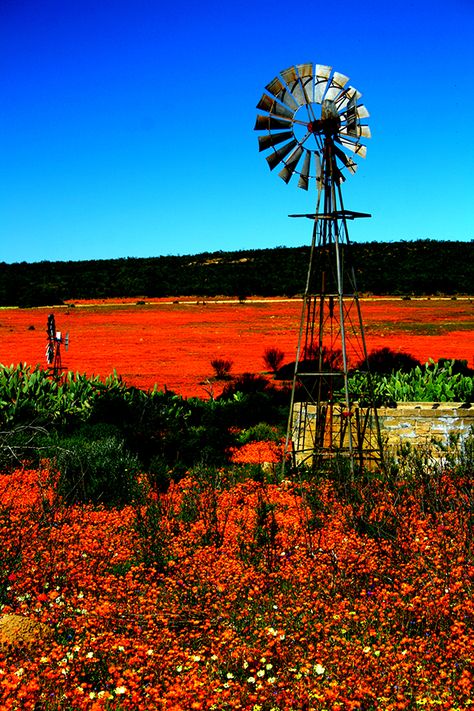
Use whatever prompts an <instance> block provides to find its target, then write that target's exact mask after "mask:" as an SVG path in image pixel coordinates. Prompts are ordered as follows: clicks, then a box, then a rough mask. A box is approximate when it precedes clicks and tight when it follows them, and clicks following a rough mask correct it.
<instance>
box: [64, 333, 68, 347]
mask: <svg viewBox="0 0 474 711" xmlns="http://www.w3.org/2000/svg"><path fill="white" fill-rule="evenodd" d="M64 348H65V349H66V350H68V348H69V331H68V332H67V333H66V336H65V338H64Z"/></svg>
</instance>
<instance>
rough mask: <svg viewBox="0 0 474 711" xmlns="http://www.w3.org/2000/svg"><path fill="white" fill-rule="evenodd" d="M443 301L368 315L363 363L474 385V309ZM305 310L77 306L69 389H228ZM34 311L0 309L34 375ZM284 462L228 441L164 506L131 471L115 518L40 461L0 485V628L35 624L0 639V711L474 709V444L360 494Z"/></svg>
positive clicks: (1, 331) (68, 313) (67, 321)
mask: <svg viewBox="0 0 474 711" xmlns="http://www.w3.org/2000/svg"><path fill="white" fill-rule="evenodd" d="M440 303H441V302H436V303H435V302H434V301H430V300H428V299H426V300H423V301H415V300H412V301H402V300H395V299H394V300H382V299H380V300H377V299H375V300H373V301H370V302H369V301H367V302H366V303H365V304H363V310H364V317H365V319H366V322H367V335H368V345H369V348H380V347H382V346H389V347H391V348H394V349H399V350H404V351H406V352H409V353H411V354H412V355H414V356H416V357H418V358H419V359H420V360H422V361H425V360H427V359H428V358H429V357H433V358H435V359H437V358H440V357H447V358H466V357H467V358H468V359H469V364H470V365H472V362H471V358H472V353H471V352H470V350H469V348H470V347H472V313H473V311H472V308H473V307H472V303H471V302H470V301H469V300H464V301H461V300H457V301H454V300H445V301H444V302H442V307H443V308H442V309H441V308H440ZM299 309H300V304H299V302H298V301H297V300H289V301H285V302H280V301H278V300H266V301H265V302H255V303H253V302H252V301H250V300H249V301H248V302H245V303H243V304H237V303H232V304H230V303H227V304H218V303H208V304H203V303H200V304H195V303H194V304H193V303H190V302H188V303H184V304H183V303H164V302H158V301H157V302H156V303H154V304H141V305H138V304H135V303H131V304H130V303H123V304H120V305H110V304H105V305H100V306H99V305H91V306H86V305H82V306H81V305H80V304H78V305H77V307H75V308H72V307H71V308H69V309H68V310H66V309H61V310H59V309H58V310H57V311H56V321H57V325H58V327H59V328H61V329H62V330H63V331H69V332H70V334H71V347H70V350H69V351H68V353H67V354H64V361H65V364H66V365H67V366H68V368H70V369H71V370H77V371H79V372H87V373H89V374H90V375H92V374H97V375H101V376H106V375H108V374H109V373H110V372H112V370H113V369H114V368H115V369H116V370H117V371H118V372H119V373H120V374H121V375H123V376H124V378H125V380H126V382H128V383H130V384H134V385H138V386H141V387H150V386H151V385H153V384H155V383H157V384H158V386H159V387H163V386H164V385H167V386H168V387H169V388H170V389H174V390H176V392H178V393H180V394H181V395H204V394H205V390H204V387H208V386H205V383H206V379H207V378H209V376H210V375H211V372H210V362H211V359H212V358H216V357H222V358H227V359H229V358H230V359H232V360H233V362H234V365H233V372H234V374H236V375H237V374H241V373H243V372H246V371H249V372H252V373H255V372H258V371H260V370H262V369H263V362H262V355H263V353H264V351H265V348H267V347H272V346H275V345H278V346H279V347H280V348H281V349H282V350H283V351H285V352H286V356H287V359H288V360H291V359H292V358H293V357H294V351H295V347H296V334H297V326H298V319H299ZM48 311H49V310H48V309H30V310H26V309H25V310H23V309H22V310H10V309H5V310H2V312H1V314H0V349H1V351H0V362H3V363H5V364H9V363H19V362H27V363H31V364H35V363H37V362H44V361H43V352H44V345H45V341H46V334H45V327H46V318H47V314H48ZM469 339H471V340H469ZM81 383H82V381H80V380H79V381H78V387H79V386H81ZM203 383H204V386H203ZM216 387H217V386H216ZM13 399H14V400H15V402H13V403H12V402H10V403H9V406H10V408H13V410H15V411H16V410H19V409H21V408H20V404H21V402H20V400H21V399H20V398H17V397H16V396H15V397H14V398H13ZM10 400H11V398H10ZM160 402H161V400H160ZM181 405H182V403H181V404H180V407H181ZM183 407H184V406H183ZM223 411H224V410H222V412H223ZM219 412H220V410H219ZM76 414H77V413H76ZM183 417H184V416H183ZM186 422H187V420H186ZM66 424H67V423H66ZM198 424H199V425H200V421H199V423H198ZM198 424H194V427H195V430H196V431H197V430H198V429H199V427H198ZM255 424H256V426H257V425H258V423H255ZM260 429H261V430H262V428H260ZM0 434H3V433H0ZM4 441H7V440H4ZM235 441H236V440H235V438H234V440H233V442H234V443H235ZM6 446H8V441H7V445H6ZM63 446H64V445H63ZM281 456H282V452H281V444H280V443H279V441H278V436H275V437H274V438H273V439H272V440H271V441H270V440H268V441H253V440H250V441H244V439H241V441H240V442H238V443H237V445H236V446H234V447H233V448H232V449H231V451H229V459H230V462H229V464H228V466H226V467H217V466H216V467H211V466H205V465H204V464H201V465H199V466H193V467H192V468H190V469H189V471H187V472H186V474H185V475H184V476H183V475H182V473H180V475H179V476H176V477H173V476H171V477H170V480H169V486H168V488H167V489H166V490H165V491H164V490H163V487H159V486H157V485H156V484H157V479H156V478H155V479H154V478H153V477H152V476H147V475H146V474H145V473H142V474H141V475H140V477H139V482H138V483H139V486H138V487H137V489H136V493H135V496H134V498H133V500H132V501H131V503H129V504H127V505H122V506H120V507H119V506H112V505H109V506H104V505H98V504H97V503H95V504H93V503H77V501H76V503H67V501H68V499H67V497H64V495H62V494H64V491H61V488H60V487H59V485H58V483H59V482H58V476H59V472H58V471H56V469H55V467H54V463H53V462H52V461H50V460H47V459H44V460H42V461H40V463H39V466H38V468H36V469H29V468H27V467H26V466H23V467H22V466H20V465H19V468H18V469H16V470H10V471H8V472H7V471H5V472H4V473H3V474H0V622H1V619H2V617H3V616H5V615H9V614H14V615H18V616H20V617H21V618H25V619H27V620H29V621H31V622H36V623H38V624H42V625H43V627H42V628H41V630H42V633H41V634H39V633H38V635H37V637H34V638H33V640H32V642H31V643H28V644H26V643H25V644H22V645H16V644H9V643H8V640H7V639H6V638H5V637H4V636H2V633H1V627H0V711H20V710H21V711H23V709H24V710H26V711H82V710H84V711H86V710H87V711H100V710H102V709H104V710H109V711H140V710H143V711H189V710H192V709H200V710H203V711H233V710H234V709H237V710H239V709H240V710H241V711H345V710H347V711H352V710H354V709H360V711H374V710H376V709H378V710H382V711H395V710H396V709H408V710H411V709H423V708H426V709H441V710H442V711H461V710H463V711H464V710H466V709H469V708H470V706H471V705H474V689H473V686H474V683H473V682H474V666H473V661H474V660H473V651H472V626H473V622H474V599H473V593H474V558H473V536H474V478H473V475H474V471H473V461H474V455H473V452H472V443H468V445H467V449H466V451H464V452H463V453H461V460H460V462H454V461H453V462H448V463H446V464H445V466H443V467H441V466H440V465H439V463H438V464H436V463H434V462H433V461H432V460H431V459H430V458H429V456H428V455H427V454H424V453H419V454H413V453H406V454H405V458H401V459H400V461H399V463H398V465H397V466H395V465H393V466H392V467H390V469H389V471H388V472H386V473H384V474H381V473H376V472H372V473H366V474H364V475H363V476H360V477H358V478H356V479H354V478H352V477H351V476H349V475H347V474H346V475H345V474H344V472H342V473H341V472H340V471H339V470H338V469H337V468H334V469H333V470H328V471H325V472H319V473H318V474H317V475H315V474H312V475H308V476H306V477H304V476H302V477H301V478H293V477H290V476H289V473H288V472H287V473H286V474H285V475H283V474H282V470H281ZM71 500H72V501H74V500H75V499H74V497H71ZM45 631H46V632H47V633H45Z"/></svg>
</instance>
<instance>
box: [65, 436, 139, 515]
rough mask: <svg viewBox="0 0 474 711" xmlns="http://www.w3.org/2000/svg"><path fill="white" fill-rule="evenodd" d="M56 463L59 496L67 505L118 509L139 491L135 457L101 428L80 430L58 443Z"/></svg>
mask: <svg viewBox="0 0 474 711" xmlns="http://www.w3.org/2000/svg"><path fill="white" fill-rule="evenodd" d="M55 464H56V467H57V469H58V471H59V484H58V491H59V494H60V495H61V496H62V497H63V499H64V500H65V501H66V502H67V503H77V502H82V503H86V502H89V503H93V504H105V505H107V506H121V505H125V504H128V503H130V502H131V501H133V500H134V499H135V497H136V496H137V494H138V492H139V485H138V482H137V474H138V470H139V462H138V459H137V457H136V456H135V455H134V454H132V453H131V452H130V451H129V450H128V449H126V447H125V442H124V440H123V439H122V438H120V437H119V436H117V435H115V434H113V433H111V432H110V433H107V430H104V429H103V428H102V427H99V428H97V430H96V432H95V433H94V428H87V430H83V431H79V432H78V433H77V434H75V435H71V436H69V437H65V438H62V439H61V440H60V441H59V447H58V452H57V454H56V458H55Z"/></svg>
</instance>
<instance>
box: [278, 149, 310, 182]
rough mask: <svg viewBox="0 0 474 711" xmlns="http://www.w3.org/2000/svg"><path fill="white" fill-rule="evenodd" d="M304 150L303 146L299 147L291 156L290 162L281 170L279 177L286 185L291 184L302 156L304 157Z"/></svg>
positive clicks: (286, 162)
mask: <svg viewBox="0 0 474 711" xmlns="http://www.w3.org/2000/svg"><path fill="white" fill-rule="evenodd" d="M303 150H304V148H303V147H302V146H297V147H296V148H295V150H294V151H293V153H292V154H291V155H290V157H289V158H288V160H286V161H285V165H284V166H283V168H282V169H281V170H280V172H279V173H278V175H279V176H280V178H281V179H282V180H284V181H285V183H287V184H288V183H289V181H290V178H291V176H292V175H293V173H294V172H295V170H296V166H297V165H298V163H299V160H300V158H301V156H302V155H303Z"/></svg>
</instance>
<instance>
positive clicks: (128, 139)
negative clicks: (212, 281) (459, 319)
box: [0, 0, 474, 262]
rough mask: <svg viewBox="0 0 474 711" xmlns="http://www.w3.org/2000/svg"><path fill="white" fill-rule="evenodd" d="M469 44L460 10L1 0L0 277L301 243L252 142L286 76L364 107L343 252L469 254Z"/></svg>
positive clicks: (185, 0)
mask: <svg viewBox="0 0 474 711" xmlns="http://www.w3.org/2000/svg"><path fill="white" fill-rule="evenodd" d="M473 36H474V3H473V2H472V0H451V1H450V2H449V3H448V2H446V3H444V2H436V0H434V1H431V2H424V1H423V0H418V1H413V2H408V1H406V0H402V1H400V2H397V1H396V0H393V1H392V2H389V3H385V2H382V0H379V1H378V2H375V1H373V0H365V2H361V3H354V2H352V1H351V2H348V1H346V0H339V2H338V3H328V2H319V0H312V1H311V0H309V2H306V3H288V2H281V0H274V1H273V2H268V1H267V0H259V1H258V2H255V0H242V1H241V2H233V3H225V2H222V0H220V1H216V2H214V1H213V0H202V2H191V1H190V0H181V1H180V2H177V3H165V2H161V1H160V0H155V2H151V1H147V0H127V1H125V0H114V1H111V0H81V1H79V0H66V1H64V0H62V1H59V0H42V2H38V0H0V89H1V93H0V261H6V262H17V261H39V260H44V259H46V260H51V259H52V260H70V259H72V260H75V259H98V258H99V259H101V258H110V257H129V256H130V257H145V256H157V255H162V254H192V253H197V252H203V251H215V250H219V249H222V250H230V249H232V250H233V249H248V248H254V247H256V248H260V247H274V246H279V245H286V246H296V245H302V244H307V243H309V241H310V237H311V225H310V224H309V222H308V221H307V220H290V219H289V218H288V217H287V215H288V214H290V213H295V212H311V211H313V209H314V204H315V199H316V197H315V194H312V193H311V192H310V193H307V192H305V191H303V190H299V189H298V188H297V187H296V181H295V182H294V184H293V182H290V184H289V185H285V183H283V181H282V180H281V179H280V178H279V177H278V176H277V172H278V171H277V170H275V171H274V172H273V173H271V172H270V171H269V169H268V166H267V164H266V161H265V160H264V156H263V154H259V153H258V148H257V134H256V133H255V132H254V131H253V125H254V122H255V116H256V113H257V112H256V109H255V105H256V103H257V102H258V100H259V99H260V96H261V94H262V92H263V89H264V86H265V84H267V83H268V82H269V81H270V80H271V79H272V78H273V77H274V76H275V75H276V74H277V73H278V72H279V71H280V70H282V69H285V68H286V67H289V66H291V65H292V64H296V63H301V62H317V63H320V64H328V65H331V66H332V67H333V68H334V69H336V70H338V71H339V72H342V73H343V74H346V75H349V76H350V83H351V84H352V85H353V86H355V87H356V88H357V89H358V90H360V91H361V92H362V93H363V101H364V103H365V104H366V106H367V108H368V109H369V111H370V115H371V117H370V119H369V120H368V122H369V124H370V127H371V131H372V138H371V139H370V140H369V141H368V142H367V146H368V153H367V158H366V159H365V160H359V161H358V162H359V170H358V171H357V173H356V175H354V176H349V177H348V180H347V182H346V183H345V184H344V186H343V192H344V198H345V204H346V207H347V208H348V209H352V210H357V211H362V212H370V213H372V215H373V217H372V218H371V219H370V220H360V221H358V222H357V221H356V222H354V223H351V224H350V230H351V232H350V236H351V239H352V240H354V241H356V240H357V241H366V240H400V239H405V240H412V239H418V238H425V237H429V238H432V239H440V240H441V239H462V240H471V239H474V220H473V211H472V207H471V206H472V194H473V188H474V178H473V162H474V149H473V145H472V140H473V138H472V134H473V132H472V130H471V126H470V124H471V121H472V120H473V117H474V90H473V86H472V84H473V82H474V71H473V70H474V51H473V49H472V46H473V45H472V43H473Z"/></svg>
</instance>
